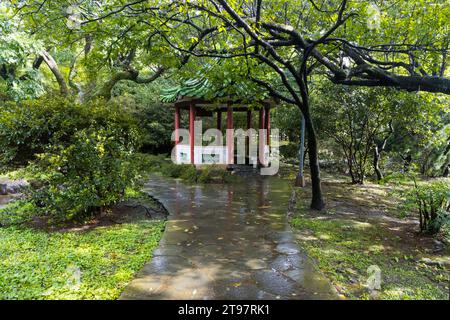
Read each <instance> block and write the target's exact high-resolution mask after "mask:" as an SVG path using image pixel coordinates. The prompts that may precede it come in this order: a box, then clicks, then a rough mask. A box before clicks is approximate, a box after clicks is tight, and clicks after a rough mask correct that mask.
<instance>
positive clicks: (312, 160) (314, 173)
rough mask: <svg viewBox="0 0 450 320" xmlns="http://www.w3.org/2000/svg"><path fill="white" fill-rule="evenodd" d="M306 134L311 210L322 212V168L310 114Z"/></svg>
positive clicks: (307, 117) (306, 119) (306, 118)
mask: <svg viewBox="0 0 450 320" xmlns="http://www.w3.org/2000/svg"><path fill="white" fill-rule="evenodd" d="M304 117H305V124H306V132H307V133H308V151H309V152H308V155H309V168H310V171H311V186H312V199H311V209H314V210H322V209H323V208H325V202H324V201H323V198H322V187H321V183H320V167H319V157H318V148H317V136H316V131H315V129H314V125H313V123H312V119H311V116H310V114H309V112H307V113H306V114H305V115H304Z"/></svg>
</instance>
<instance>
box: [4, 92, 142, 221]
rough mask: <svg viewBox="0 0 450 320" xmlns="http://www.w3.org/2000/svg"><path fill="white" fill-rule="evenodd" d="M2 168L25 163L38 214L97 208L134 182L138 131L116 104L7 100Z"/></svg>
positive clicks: (66, 216) (84, 212)
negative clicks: (133, 155)
mask: <svg viewBox="0 0 450 320" xmlns="http://www.w3.org/2000/svg"><path fill="white" fill-rule="evenodd" d="M0 128H1V129H0V136H1V141H2V142H1V143H2V148H3V150H4V152H3V153H2V159H1V160H2V164H3V165H4V166H8V165H9V166H11V165H13V164H14V165H26V164H27V162H29V164H28V167H27V168H26V169H25V170H24V171H25V172H26V175H27V178H28V179H30V180H31V182H32V184H31V187H30V190H29V191H28V193H27V196H28V199H29V200H30V201H31V202H32V203H33V204H34V206H35V208H36V210H37V211H38V212H41V214H43V215H51V216H55V217H58V218H60V219H72V218H74V217H76V216H77V215H82V216H85V215H89V214H92V213H95V212H99V211H100V210H102V208H104V207H105V206H108V205H110V204H112V203H115V202H116V201H118V200H119V199H121V197H122V196H123V193H124V190H125V188H126V187H127V186H130V185H132V184H133V183H134V182H135V179H136V176H137V171H136V170H135V167H134V165H133V163H132V154H133V152H134V151H135V150H136V149H137V148H138V146H139V140H140V139H139V137H140V135H139V130H138V128H137V126H136V124H135V122H134V120H133V118H132V117H130V116H129V115H127V114H126V113H123V112H122V110H121V109H120V106H118V105H114V104H106V103H105V102H103V101H95V102H91V103H87V104H78V103H75V102H73V101H68V100H65V99H60V98H54V97H49V98H44V99H39V100H36V101H25V102H21V103H8V104H6V105H5V106H4V108H3V109H2V110H1V111H0Z"/></svg>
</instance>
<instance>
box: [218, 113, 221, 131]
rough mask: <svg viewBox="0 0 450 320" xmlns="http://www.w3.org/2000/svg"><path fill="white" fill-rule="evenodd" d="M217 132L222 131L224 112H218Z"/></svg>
mask: <svg viewBox="0 0 450 320" xmlns="http://www.w3.org/2000/svg"><path fill="white" fill-rule="evenodd" d="M217 130H220V131H222V111H220V110H218V111H217Z"/></svg>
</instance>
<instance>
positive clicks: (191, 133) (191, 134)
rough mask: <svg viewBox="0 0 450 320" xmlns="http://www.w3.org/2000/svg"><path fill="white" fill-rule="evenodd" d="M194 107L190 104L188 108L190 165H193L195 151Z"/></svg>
mask: <svg viewBox="0 0 450 320" xmlns="http://www.w3.org/2000/svg"><path fill="white" fill-rule="evenodd" d="M194 124H195V105H194V104H193V103H192V102H191V104H190V106H189V146H190V149H191V163H192V164H194V156H195V155H194V150H195V127H194Z"/></svg>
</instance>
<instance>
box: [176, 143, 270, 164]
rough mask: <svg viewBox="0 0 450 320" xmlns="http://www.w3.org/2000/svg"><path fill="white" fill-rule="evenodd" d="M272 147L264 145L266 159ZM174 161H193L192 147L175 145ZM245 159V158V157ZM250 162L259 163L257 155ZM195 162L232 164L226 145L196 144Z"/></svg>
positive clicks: (179, 162) (178, 162)
mask: <svg viewBox="0 0 450 320" xmlns="http://www.w3.org/2000/svg"><path fill="white" fill-rule="evenodd" d="M269 154H270V148H269V146H267V145H266V146H264V159H269ZM174 161H175V163H177V164H183V163H187V164H189V163H191V148H190V146H189V145H182V144H179V145H177V146H176V147H175V154H174ZM243 161H245V158H243ZM250 163H254V164H255V165H256V163H257V157H256V156H253V157H251V158H250ZM194 164H232V163H228V148H227V147H226V146H195V147H194Z"/></svg>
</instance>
